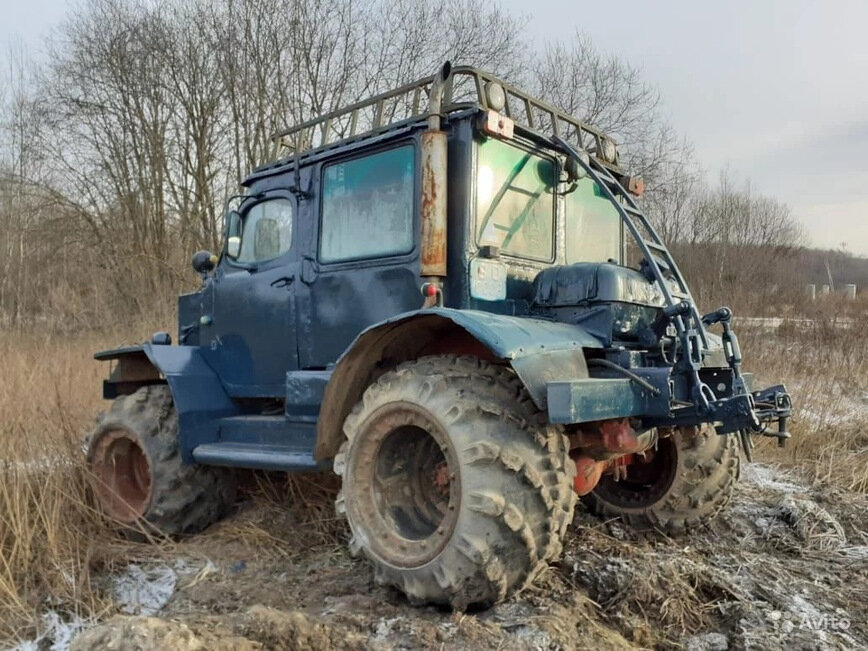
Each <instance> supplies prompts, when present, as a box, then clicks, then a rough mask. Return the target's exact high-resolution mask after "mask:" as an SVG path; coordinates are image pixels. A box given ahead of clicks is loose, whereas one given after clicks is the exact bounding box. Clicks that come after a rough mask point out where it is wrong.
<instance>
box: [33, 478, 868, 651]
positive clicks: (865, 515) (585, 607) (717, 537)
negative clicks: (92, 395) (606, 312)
mask: <svg viewBox="0 0 868 651" xmlns="http://www.w3.org/2000/svg"><path fill="white" fill-rule="evenodd" d="M325 513H326V511H325V510H324V509H323V510H322V511H321V512H320V513H319V514H315V515H316V522H315V523H311V522H305V519H306V518H307V519H309V515H310V509H306V508H298V509H286V508H279V507H278V506H277V505H276V504H275V503H274V501H273V500H266V499H263V498H262V496H261V495H258V496H257V495H256V494H255V493H252V494H251V497H250V498H249V499H247V500H246V501H245V502H244V503H242V504H240V505H239V507H238V509H237V512H236V513H235V514H234V515H233V516H232V517H230V518H229V519H228V520H226V521H224V522H222V523H220V524H218V525H216V526H214V527H212V528H211V529H210V530H208V531H207V532H205V533H204V534H201V535H199V536H196V537H194V538H191V539H189V540H187V541H184V542H181V543H179V544H177V545H175V546H172V547H171V548H168V549H167V548H165V547H163V548H159V550H154V548H152V547H151V548H149V547H147V546H145V545H142V546H137V547H136V554H137V556H135V563H131V564H129V565H128V566H127V567H126V568H120V571H119V568H114V570H113V572H112V573H111V574H107V575H105V576H104V577H103V579H104V580H105V581H106V582H107V585H109V586H110V589H111V590H112V591H113V592H114V594H115V595H116V602H117V604H118V606H119V609H120V610H121V611H124V612H127V613H130V614H119V615H115V616H113V617H111V618H109V619H107V620H105V621H103V622H102V623H99V624H95V625H89V626H88V627H86V628H85V630H84V631H83V632H80V633H79V634H78V635H77V637H75V639H74V641H73V644H72V648H73V649H78V650H84V649H104V648H111V649H163V648H172V649H259V648H268V649H417V648H421V649H540V650H543V649H583V648H593V649H630V648H685V649H691V650H697V651H699V650H703V651H711V650H718V649H719V650H723V649H728V648H732V649H741V648H751V649H778V648H781V647H786V648H790V649H818V648H819V649H854V648H863V649H864V648H868V606H866V604H868V533H866V531H864V530H863V529H864V528H865V527H866V524H868V499H866V497H865V496H864V495H856V494H850V493H844V492H841V491H839V490H836V489H834V488H815V489H811V488H808V487H807V485H806V484H805V483H804V482H802V481H800V479H799V478H798V477H796V476H794V475H791V474H785V473H783V471H779V470H777V469H776V468H774V467H772V466H769V465H763V464H756V463H755V464H752V465H750V466H747V465H743V469H742V477H741V481H740V483H739V486H738V493H737V495H736V497H735V499H734V502H733V504H732V505H731V507H730V509H729V510H728V511H727V512H726V514H725V515H724V516H722V517H721V518H720V519H719V520H718V521H717V522H716V523H715V524H714V525H713V526H712V527H710V528H706V529H702V530H699V531H694V532H692V533H691V534H689V535H688V536H686V537H683V538H679V539H669V538H666V537H664V536H661V535H658V534H654V533H648V534H636V533H634V532H631V531H629V530H628V529H626V528H625V527H623V526H622V525H621V524H619V523H618V522H614V521H612V522H602V521H600V520H598V519H596V518H594V517H592V516H590V515H589V514H587V513H586V512H585V511H584V510H583V509H582V508H581V507H580V508H579V510H578V513H577V515H576V519H575V523H574V526H573V532H572V534H571V536H570V537H569V538H568V540H567V541H566V546H565V554H564V557H563V559H562V561H561V562H560V563H559V564H558V565H557V566H554V567H552V568H551V569H550V571H549V572H548V574H547V575H545V576H543V577H542V579H541V580H540V581H539V582H538V584H537V585H536V586H535V587H534V588H533V589H531V590H528V591H526V592H524V593H522V594H520V595H518V596H516V597H514V598H512V599H510V600H509V601H508V602H506V603H504V604H501V605H499V606H497V607H495V608H492V609H490V610H487V611H482V612H472V613H451V612H447V611H442V610H438V609H436V608H430V607H429V608H414V607H411V606H410V605H408V604H407V603H406V601H405V600H404V599H403V597H402V596H401V595H400V594H399V593H397V592H395V591H393V590H391V589H386V588H382V587H378V586H376V585H375V584H374V582H373V579H372V574H371V572H370V570H369V568H368V566H367V564H366V563H365V562H364V561H362V560H355V559H353V558H351V557H350V556H349V554H348V552H347V551H346V550H345V549H344V546H343V545H342V544H341V541H340V540H339V538H340V537H341V536H342V535H343V530H342V529H341V527H340V525H338V524H332V525H328V523H326V524H325V525H324V524H323V517H324V515H323V514H325ZM305 514H308V515H305ZM329 526H331V527H332V529H329ZM149 550H154V551H149ZM48 642H49V640H48V639H45V640H43V643H42V644H43V645H46V646H47V644H48Z"/></svg>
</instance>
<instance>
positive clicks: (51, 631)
mask: <svg viewBox="0 0 868 651" xmlns="http://www.w3.org/2000/svg"><path fill="white" fill-rule="evenodd" d="M92 624H93V621H92V620H89V619H85V618H84V617H79V616H78V615H74V614H69V613H59V612H57V611H54V610H50V611H48V612H47V613H44V614H43V615H42V626H41V627H40V628H41V631H40V633H39V635H37V636H36V638H35V639H33V640H25V641H23V642H19V643H18V644H17V645H16V646H14V647H12V649H13V651H40V650H42V651H44V650H45V649H49V650H50V651H67V649H69V646H70V644H72V640H73V639H74V638H75V636H76V635H78V634H79V633H81V631H83V630H84V629H86V628H87V627H88V626H90V625H92Z"/></svg>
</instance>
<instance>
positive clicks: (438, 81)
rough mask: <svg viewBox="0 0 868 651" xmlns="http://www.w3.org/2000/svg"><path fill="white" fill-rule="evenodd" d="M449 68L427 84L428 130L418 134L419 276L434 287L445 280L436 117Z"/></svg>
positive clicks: (442, 144)
mask: <svg viewBox="0 0 868 651" xmlns="http://www.w3.org/2000/svg"><path fill="white" fill-rule="evenodd" d="M451 73H452V64H451V63H449V61H447V62H446V63H444V64H443V65H442V66H441V67H440V69H439V70H438V71H437V73H436V74H435V75H434V78H433V80H432V81H431V89H430V91H429V97H428V130H427V131H426V132H424V133H423V134H422V139H421V143H422V205H421V208H420V215H421V220H422V229H421V230H422V244H421V250H422V276H423V279H424V280H426V281H427V282H428V283H432V284H434V285H436V286H437V287H440V286H441V284H442V279H443V278H445V277H446V187H447V176H446V169H447V168H446V156H447V148H446V134H445V133H444V132H443V131H441V130H440V116H441V111H442V105H443V93H444V89H445V86H446V81H447V80H448V79H449V75H450V74H451Z"/></svg>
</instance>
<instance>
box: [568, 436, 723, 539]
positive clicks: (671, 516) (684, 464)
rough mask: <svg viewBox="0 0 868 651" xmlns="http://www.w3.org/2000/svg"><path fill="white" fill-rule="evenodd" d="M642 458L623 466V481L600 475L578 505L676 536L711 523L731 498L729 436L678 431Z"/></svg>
mask: <svg viewBox="0 0 868 651" xmlns="http://www.w3.org/2000/svg"><path fill="white" fill-rule="evenodd" d="M647 456H648V461H644V462H643V461H640V460H637V461H635V462H633V463H631V464H629V465H628V466H626V471H627V476H626V477H625V478H621V479H619V480H617V481H616V480H615V479H614V477H613V476H612V475H608V474H607V475H603V477H602V478H601V479H600V483H599V484H597V487H596V488H595V489H594V490H593V491H592V492H591V493H589V494H588V495H585V496H584V497H582V501H583V502H584V503H585V505H586V506H587V507H588V508H589V509H590V510H591V511H592V512H593V513H596V514H598V515H603V516H616V517H619V518H621V519H623V520H624V521H626V522H627V523H629V524H630V525H632V526H633V527H634V528H636V529H640V530H643V529H656V530H660V531H663V532H665V533H668V534H681V533H684V532H685V531H686V530H688V529H690V528H694V527H698V526H700V525H703V524H706V523H708V522H710V521H711V520H713V519H714V518H715V517H717V515H718V514H719V513H720V512H721V511H722V510H723V509H724V507H725V506H726V505H727V504H728V503H729V501H730V499H731V498H732V493H733V490H734V488H735V483H736V480H737V479H738V473H739V457H738V442H737V441H736V439H735V437H734V436H730V435H725V436H721V435H718V434H717V433H715V432H714V430H713V429H711V428H709V427H704V428H701V429H700V428H693V427H684V428H677V429H674V430H672V434H671V435H669V436H667V437H664V438H660V439H659V440H658V442H657V446H656V447H655V448H654V449H652V450H650V451H649V454H648V455H647Z"/></svg>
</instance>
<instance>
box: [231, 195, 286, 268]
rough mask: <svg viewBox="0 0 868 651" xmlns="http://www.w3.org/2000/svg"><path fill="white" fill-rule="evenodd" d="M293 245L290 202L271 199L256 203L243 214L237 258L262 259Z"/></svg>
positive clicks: (269, 258) (241, 259) (240, 260)
mask: <svg viewBox="0 0 868 651" xmlns="http://www.w3.org/2000/svg"><path fill="white" fill-rule="evenodd" d="M291 246H292V202H291V201H290V200H289V199H283V198H281V199H270V200H268V201H263V202H261V203H257V204H256V205H254V206H253V207H252V208H250V209H249V210H248V211H247V212H246V213H245V214H244V217H243V222H242V225H241V252H240V253H239V254H238V262H264V261H265V260H272V259H274V258H277V257H279V256H281V255H283V254H284V253H286V252H287V251H289V248H290V247H291Z"/></svg>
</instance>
